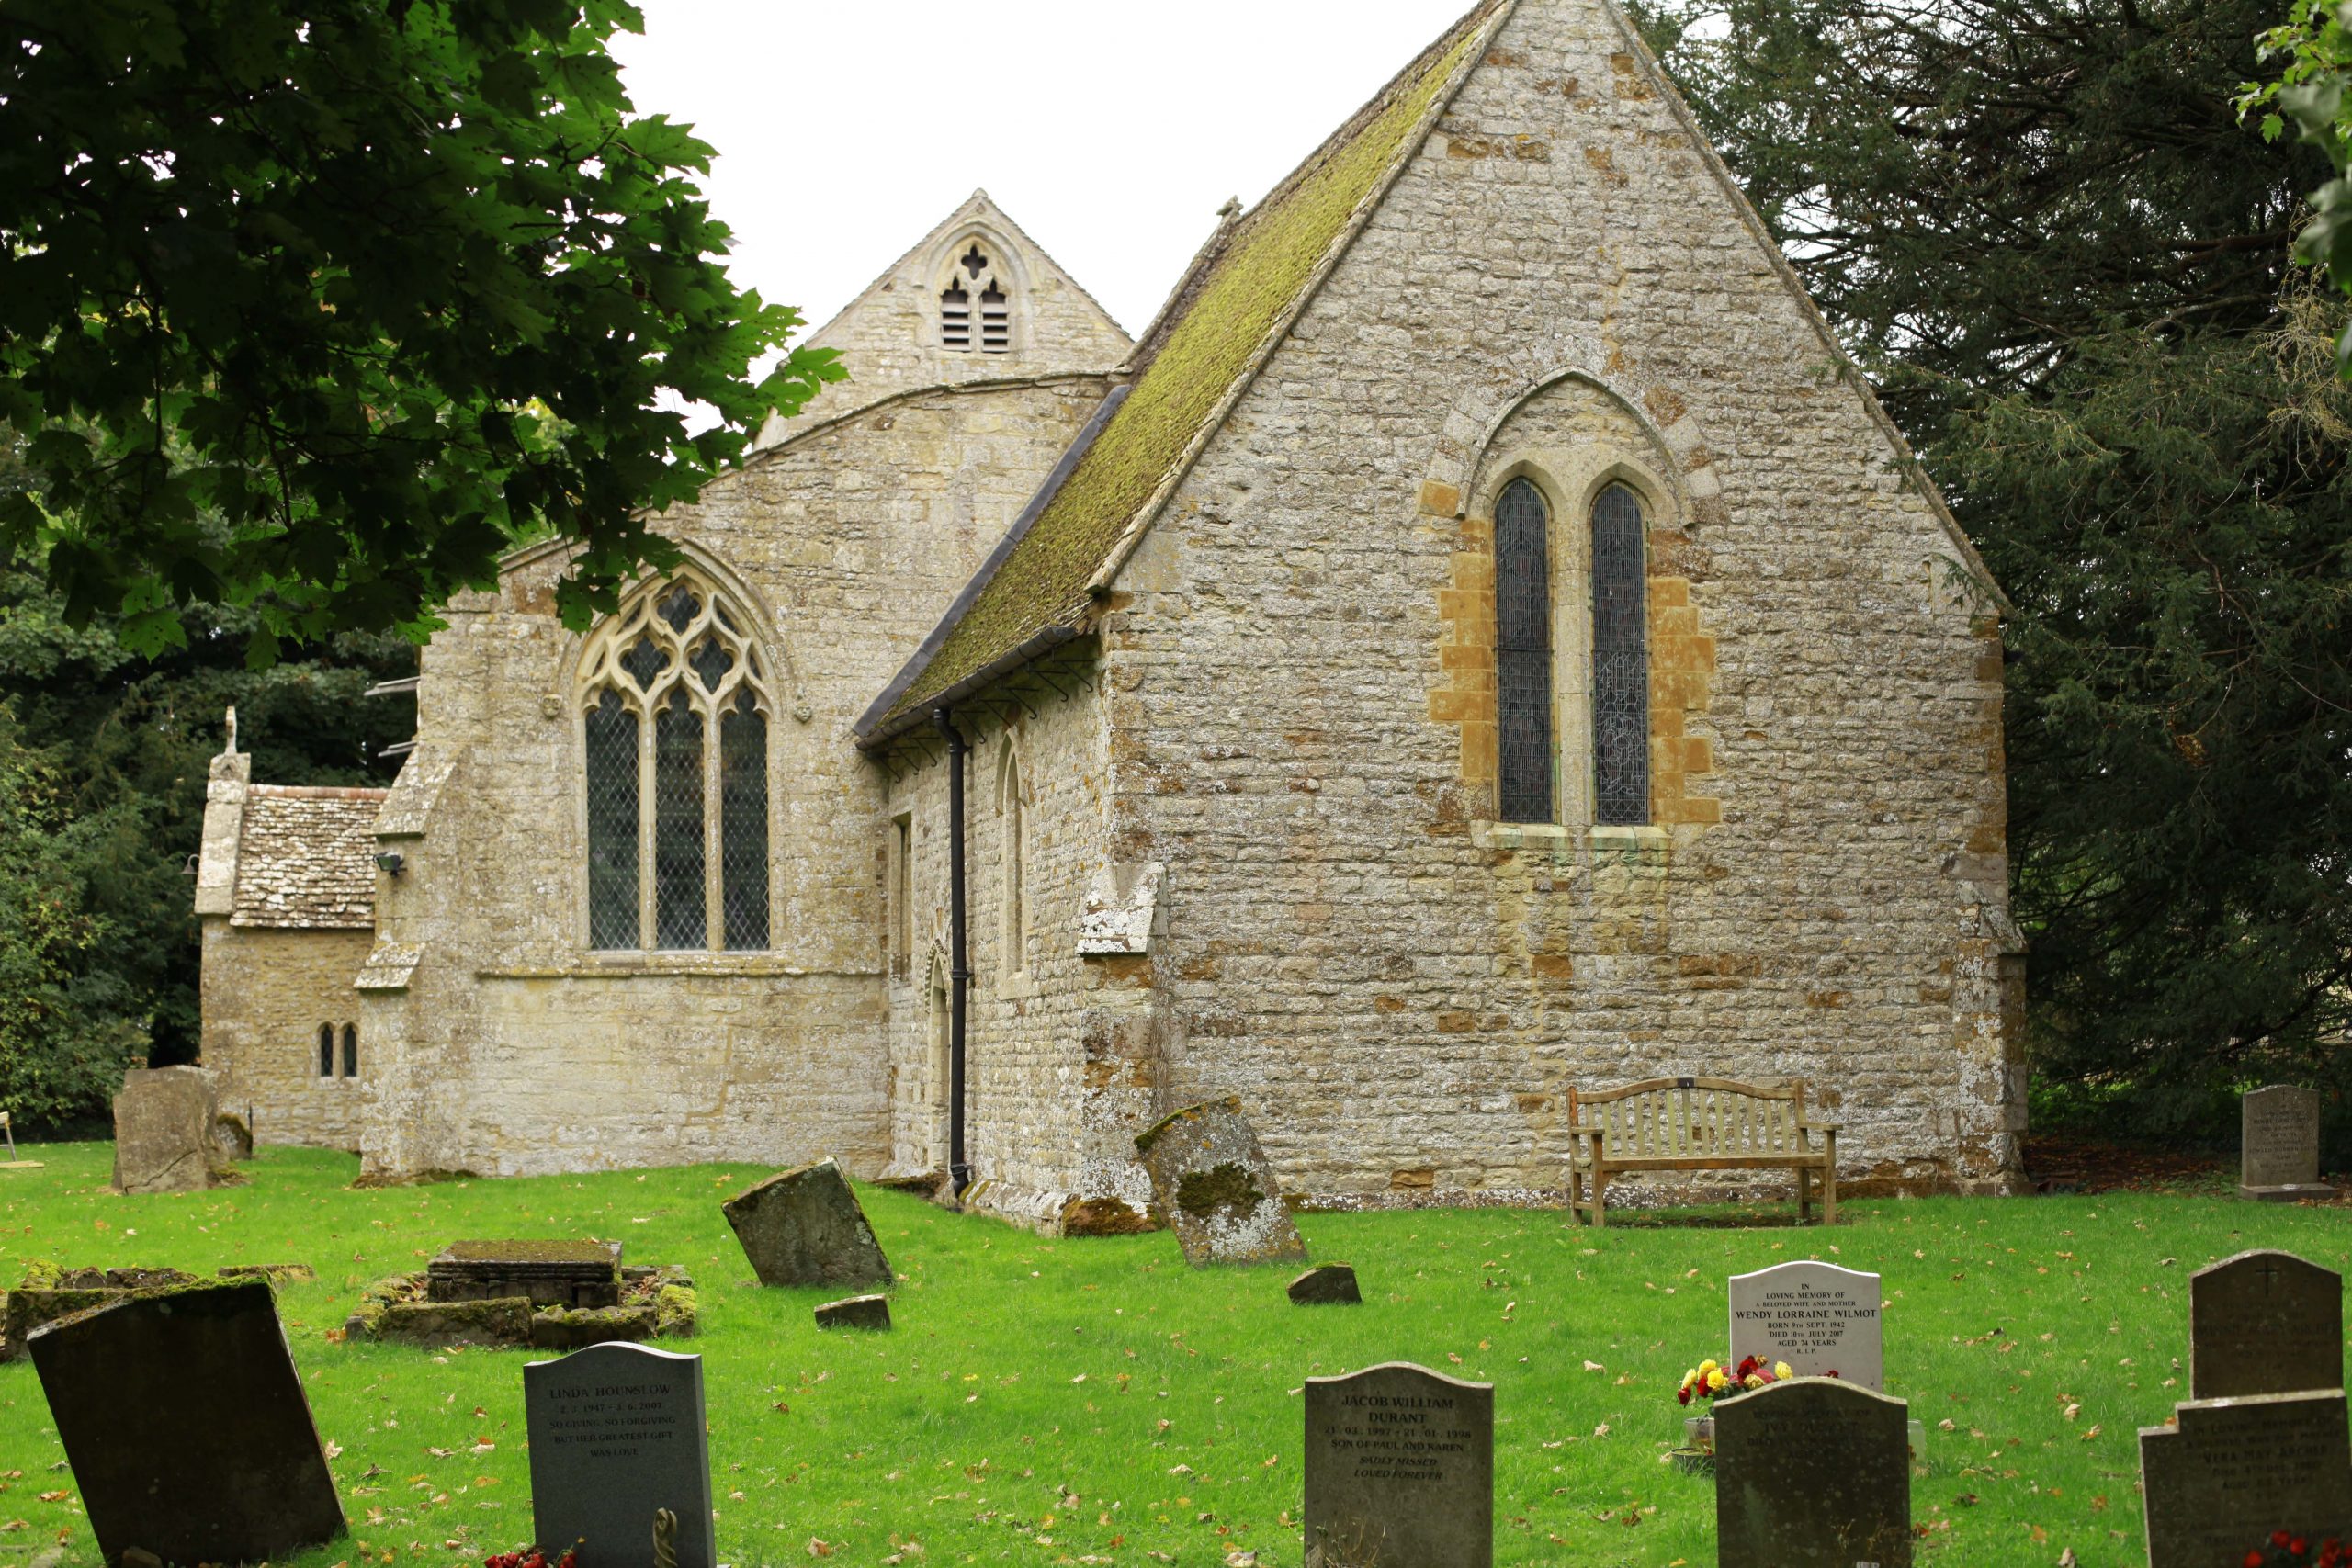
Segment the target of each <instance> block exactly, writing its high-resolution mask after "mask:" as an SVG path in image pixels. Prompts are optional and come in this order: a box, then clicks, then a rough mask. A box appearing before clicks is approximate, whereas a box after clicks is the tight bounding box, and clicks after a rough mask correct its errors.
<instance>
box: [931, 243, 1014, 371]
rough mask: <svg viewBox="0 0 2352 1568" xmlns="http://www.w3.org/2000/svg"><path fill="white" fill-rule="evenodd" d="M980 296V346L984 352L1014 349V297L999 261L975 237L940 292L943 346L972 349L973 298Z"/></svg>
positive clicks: (955, 350)
mask: <svg viewBox="0 0 2352 1568" xmlns="http://www.w3.org/2000/svg"><path fill="white" fill-rule="evenodd" d="M975 290H977V291H978V295H979V333H978V347H979V351H980V352H981V353H982V354H1009V353H1011V352H1012V295H1011V291H1010V290H1009V289H1008V288H1006V286H1005V284H1004V282H1003V281H1002V279H1001V277H1000V276H999V275H998V272H997V269H996V264H995V262H993V261H992V260H991V259H990V258H989V254H988V253H987V252H985V251H983V250H981V249H980V244H979V242H978V241H977V240H975V241H973V242H972V243H971V248H970V249H968V250H967V251H966V252H965V253H964V254H963V255H962V256H961V257H960V258H958V260H957V261H956V270H955V271H954V272H953V273H952V274H951V275H950V276H949V277H948V279H947V287H946V288H943V289H941V290H940V292H939V343H940V346H941V347H943V348H944V349H947V350H949V351H950V352H952V353H956V354H968V353H970V352H971V351H972V348H973V343H974V336H973V331H972V327H973V321H972V316H973V310H972V297H973V293H974V291H975Z"/></svg>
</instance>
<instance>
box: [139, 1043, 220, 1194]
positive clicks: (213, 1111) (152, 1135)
mask: <svg viewBox="0 0 2352 1568" xmlns="http://www.w3.org/2000/svg"><path fill="white" fill-rule="evenodd" d="M219 1100H220V1097H219V1095H218V1093H217V1092H216V1091H215V1089H213V1086H212V1078H211V1077H210V1075H209V1074H208V1073H206V1072H205V1070H204V1069H203V1068H201V1067H133V1068H131V1069H130V1071H129V1072H127V1073H125V1074H123V1075H122V1092H121V1093H119V1094H118V1095H116V1096H115V1097H114V1185H115V1188H116V1190H119V1191H123V1192H197V1191H201V1190H204V1189H205V1188H208V1187H210V1186H212V1185H213V1184H214V1183H215V1182H216V1181H218V1180H219V1179H220V1173H221V1172H222V1171H223V1170H224V1169H226V1168H227V1162H226V1161H225V1160H223V1159H222V1158H221V1156H220V1145H218V1144H216V1143H215V1142H214V1141H213V1137H212V1124H213V1122H214V1121H215V1120H216V1119H217V1118H218V1117H219V1115H220V1103H219Z"/></svg>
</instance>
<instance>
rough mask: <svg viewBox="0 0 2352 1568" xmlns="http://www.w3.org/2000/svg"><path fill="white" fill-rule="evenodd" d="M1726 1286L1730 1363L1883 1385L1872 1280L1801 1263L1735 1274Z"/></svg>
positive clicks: (1874, 1282)
mask: <svg viewBox="0 0 2352 1568" xmlns="http://www.w3.org/2000/svg"><path fill="white" fill-rule="evenodd" d="M1730 1283H1731V1289H1730V1296H1731V1364H1732V1365H1733V1366H1735V1367H1736V1366H1737V1365H1739V1363H1740V1362H1741V1361H1743V1360H1745V1359H1747V1358H1748V1357H1750V1356H1761V1357H1762V1358H1763V1359H1765V1361H1766V1362H1767V1363H1771V1362H1778V1361H1786V1362H1787V1363H1788V1364H1789V1370H1790V1371H1792V1372H1794V1373H1795V1374H1796V1375H1797V1376H1798V1377H1801V1378H1812V1377H1827V1376H1830V1375H1832V1374H1833V1373H1834V1374H1835V1375H1836V1376H1838V1377H1839V1378H1841V1379H1843V1380H1844V1381H1846V1382H1850V1383H1860V1385H1861V1386H1862V1387H1864V1388H1873V1389H1874V1388H1879V1387H1882V1386H1883V1384H1884V1383H1885V1381H1886V1377H1885V1358H1884V1354H1883V1349H1882V1347H1881V1341H1880V1325H1879V1306H1880V1303H1881V1302H1882V1300H1883V1298H1882V1297H1881V1296H1880V1294H1879V1277H1878V1276H1877V1275H1875V1274H1865V1273H1862V1272H1860V1271H1859V1270H1857V1269H1840V1268H1839V1267H1838V1265H1836V1264H1835V1263H1815V1262H1812V1261H1804V1262H1797V1263H1782V1264H1779V1265H1777V1266H1775V1267H1773V1268H1770V1269H1758V1270H1757V1271H1756V1272H1755V1273H1753V1274H1735V1275H1733V1276H1732V1277H1731V1282H1730Z"/></svg>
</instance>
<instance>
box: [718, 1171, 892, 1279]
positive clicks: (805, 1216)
mask: <svg viewBox="0 0 2352 1568" xmlns="http://www.w3.org/2000/svg"><path fill="white" fill-rule="evenodd" d="M722 1208H723V1210H724V1212H725V1213H726V1215H727V1223H728V1224H730V1225H732V1226H734V1227H735V1239H736V1240H737V1241H739V1242H741V1244H742V1247H743V1256H744V1257H746V1258H750V1259H751V1260H752V1273H754V1274H756V1275H758V1276H759V1279H760V1283H761V1284H763V1285H837V1286H846V1287H849V1288H852V1289H854V1288H856V1287H857V1286H860V1285H867V1286H875V1285H883V1286H887V1285H888V1284H889V1283H890V1282H891V1274H890V1260H889V1259H888V1258H885V1257H883V1256H882V1244H881V1243H880V1242H878V1241H876V1240H875V1239H874V1227H873V1226H872V1225H871V1224H867V1223H866V1218H865V1209H863V1208H862V1207H860V1206H859V1204H858V1201H857V1194H856V1193H855V1192H854V1191H852V1190H850V1185H849V1178H847V1177H846V1176H843V1175H842V1168H841V1167H840V1166H838V1165H835V1164H834V1163H833V1162H832V1161H831V1160H829V1159H823V1160H819V1161H818V1162H817V1163H816V1164H814V1165H804V1166H800V1167H798V1168H795V1169H792V1170H787V1171H783V1172H781V1173H779V1174H777V1175H775V1176H771V1177H769V1178H768V1179H766V1180H765V1181H762V1182H759V1183H757V1184H755V1185H753V1186H751V1187H748V1188H746V1189H744V1190H742V1191H741V1192H739V1193H737V1194H736V1195H735V1196H734V1197H732V1198H729V1200H728V1201H726V1203H725V1204H724V1205H722Z"/></svg>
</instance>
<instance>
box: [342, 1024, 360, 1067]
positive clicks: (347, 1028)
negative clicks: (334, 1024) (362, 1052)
mask: <svg viewBox="0 0 2352 1568" xmlns="http://www.w3.org/2000/svg"><path fill="white" fill-rule="evenodd" d="M343 1076H344V1077H347V1078H356V1077H358V1076H359V1026H358V1025H357V1024H356V1023H346V1024H345V1025H344V1026H343Z"/></svg>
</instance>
